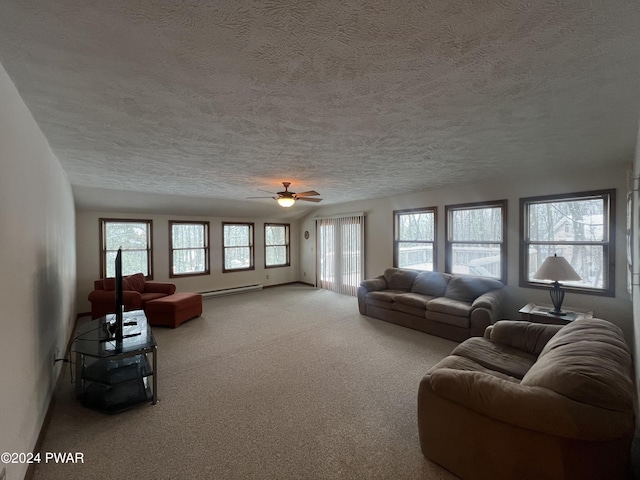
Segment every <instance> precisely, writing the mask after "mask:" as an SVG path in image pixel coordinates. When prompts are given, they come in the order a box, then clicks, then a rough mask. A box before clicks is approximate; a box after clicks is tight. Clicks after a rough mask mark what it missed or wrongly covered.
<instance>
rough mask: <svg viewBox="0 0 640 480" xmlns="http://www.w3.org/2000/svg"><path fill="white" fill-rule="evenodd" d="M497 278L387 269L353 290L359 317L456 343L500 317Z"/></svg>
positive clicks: (477, 332)
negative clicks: (368, 317) (436, 336)
mask: <svg viewBox="0 0 640 480" xmlns="http://www.w3.org/2000/svg"><path fill="white" fill-rule="evenodd" d="M503 287H504V285H503V284H502V283H501V282H499V281H498V280H494V279H492V278H485V277H475V276H472V275H450V274H447V273H440V272H425V271H418V270H410V269H404V268H388V269H386V270H385V272H384V274H383V275H380V276H378V277H376V278H372V279H369V280H365V281H363V282H362V283H361V284H360V287H359V288H358V308H359V309H360V313H362V314H363V315H368V316H370V317H374V318H379V319H381V320H386V321H388V322H392V323H397V324H399V325H402V326H405V327H409V328H414V329H416V330H420V331H422V332H426V333H430V334H432V335H438V336H440V337H445V338H449V339H451V340H455V341H458V342H460V341H462V340H465V339H467V338H469V337H471V336H482V334H483V333H484V331H485V329H486V328H487V327H488V326H489V325H491V324H493V323H495V322H496V321H497V320H499V319H500V312H501V307H502V288H503Z"/></svg>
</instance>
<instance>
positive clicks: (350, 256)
mask: <svg viewBox="0 0 640 480" xmlns="http://www.w3.org/2000/svg"><path fill="white" fill-rule="evenodd" d="M316 229H317V232H318V234H317V236H316V238H317V241H318V245H317V248H316V252H317V263H318V269H317V271H318V286H319V287H320V288H324V289H327V290H333V291H334V292H338V293H342V294H345V295H353V296H355V295H356V293H357V291H358V286H359V285H360V282H361V281H362V280H363V274H364V215H361V214H357V215H350V216H344V217H331V218H321V219H318V220H316Z"/></svg>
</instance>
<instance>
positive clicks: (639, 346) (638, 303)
mask: <svg viewBox="0 0 640 480" xmlns="http://www.w3.org/2000/svg"><path fill="white" fill-rule="evenodd" d="M633 178H634V179H636V180H633V181H632V183H633V189H634V192H633V213H632V218H633V229H632V231H633V242H632V255H633V269H632V272H633V323H634V327H635V329H634V339H633V340H634V354H635V355H634V360H635V368H636V388H637V391H638V397H639V400H638V402H640V191H639V188H640V131H639V132H638V141H637V144H636V156H635V159H634V164H633ZM636 420H637V425H638V432H637V433H636V442H637V446H636V449H637V452H636V454H637V460H636V462H637V466H636V468H637V470H638V475H640V409H639V410H638V415H637V416H636Z"/></svg>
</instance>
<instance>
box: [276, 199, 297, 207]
mask: <svg viewBox="0 0 640 480" xmlns="http://www.w3.org/2000/svg"><path fill="white" fill-rule="evenodd" d="M294 203H296V199H295V198H293V197H280V198H278V205H280V206H281V207H285V208H289V207H290V206H291V205H293V204H294Z"/></svg>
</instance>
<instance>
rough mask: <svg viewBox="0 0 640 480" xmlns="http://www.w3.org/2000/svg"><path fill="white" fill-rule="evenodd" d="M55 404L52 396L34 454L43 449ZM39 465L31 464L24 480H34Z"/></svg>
mask: <svg viewBox="0 0 640 480" xmlns="http://www.w3.org/2000/svg"><path fill="white" fill-rule="evenodd" d="M54 403H55V399H54V397H53V395H52V396H51V401H50V402H49V407H48V408H47V413H45V415H44V420H43V421H42V426H41V427H40V433H39V434H38V439H37V440H36V444H35V445H34V447H33V454H34V455H36V454H37V453H38V452H40V450H41V449H42V442H44V435H45V432H46V431H47V427H48V426H49V423H50V422H51V416H52V415H53V405H54ZM36 465H37V463H30V464H29V466H28V467H27V472H26V473H25V474H24V480H32V479H33V474H34V472H35V470H36Z"/></svg>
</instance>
